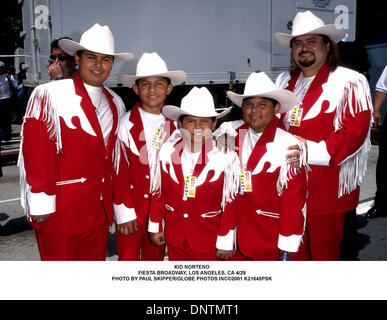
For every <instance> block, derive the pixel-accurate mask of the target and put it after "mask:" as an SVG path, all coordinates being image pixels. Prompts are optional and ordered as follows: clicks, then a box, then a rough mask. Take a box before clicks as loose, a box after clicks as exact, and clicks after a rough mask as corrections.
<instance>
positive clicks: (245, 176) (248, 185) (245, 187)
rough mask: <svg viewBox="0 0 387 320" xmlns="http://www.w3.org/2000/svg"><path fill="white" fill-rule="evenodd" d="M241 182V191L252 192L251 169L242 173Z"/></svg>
mask: <svg viewBox="0 0 387 320" xmlns="http://www.w3.org/2000/svg"><path fill="white" fill-rule="evenodd" d="M240 184H241V192H252V191H253V185H252V182H251V172H250V171H242V172H241V173H240Z"/></svg>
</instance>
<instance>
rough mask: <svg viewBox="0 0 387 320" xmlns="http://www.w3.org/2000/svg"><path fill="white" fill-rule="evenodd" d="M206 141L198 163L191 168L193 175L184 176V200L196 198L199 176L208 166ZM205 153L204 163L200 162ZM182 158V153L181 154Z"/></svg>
mask: <svg viewBox="0 0 387 320" xmlns="http://www.w3.org/2000/svg"><path fill="white" fill-rule="evenodd" d="M205 145H206V144H205V143H204V144H203V147H202V151H201V152H200V154H199V157H198V160H197V162H196V164H194V166H193V168H192V169H191V175H189V176H184V192H183V200H184V201H185V200H187V199H188V198H195V197H196V181H197V178H198V176H199V175H200V172H201V171H202V170H203V168H204V167H205V166H206V164H207V162H208V157H207V153H206V150H205ZM203 154H205V155H206V157H205V160H204V163H203V162H202V163H198V162H199V161H202V160H203ZM180 158H181V155H180Z"/></svg>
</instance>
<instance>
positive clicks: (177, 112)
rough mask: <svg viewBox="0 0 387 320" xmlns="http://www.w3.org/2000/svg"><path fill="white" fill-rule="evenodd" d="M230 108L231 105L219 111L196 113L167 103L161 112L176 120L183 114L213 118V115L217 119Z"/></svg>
mask: <svg viewBox="0 0 387 320" xmlns="http://www.w3.org/2000/svg"><path fill="white" fill-rule="evenodd" d="M231 109H232V107H229V108H227V109H226V110H224V111H222V112H220V113H217V112H212V111H209V112H208V113H207V114H198V113H194V112H188V111H185V110H182V109H181V108H179V107H176V106H171V105H167V106H164V107H163V109H162V112H163V114H164V116H166V117H167V118H168V119H171V120H174V121H177V120H178V119H179V118H180V117H181V116H183V115H188V116H194V117H201V118H213V117H215V118H216V119H219V118H222V117H224V116H225V115H227V114H228V113H229V112H230V111H231Z"/></svg>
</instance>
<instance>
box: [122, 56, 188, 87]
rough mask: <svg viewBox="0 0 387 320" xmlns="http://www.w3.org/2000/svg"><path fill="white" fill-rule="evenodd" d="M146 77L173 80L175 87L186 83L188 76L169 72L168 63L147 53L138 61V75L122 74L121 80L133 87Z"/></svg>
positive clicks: (180, 72)
mask: <svg viewBox="0 0 387 320" xmlns="http://www.w3.org/2000/svg"><path fill="white" fill-rule="evenodd" d="M146 77H165V78H169V79H171V83H172V85H173V86H177V85H178V84H181V83H183V82H184V81H185V79H186V78H187V75H186V73H185V72H184V71H181V70H175V71H168V67H167V64H166V62H165V61H164V60H163V59H162V58H161V57H160V56H159V55H158V54H157V53H156V52H152V53H148V52H145V53H144V54H143V55H142V56H141V58H140V60H138V63H137V68H136V74H135V75H131V74H122V75H121V76H120V80H121V81H122V83H123V84H124V85H125V86H128V87H130V88H131V87H133V85H134V84H135V83H136V80H138V79H141V78H146Z"/></svg>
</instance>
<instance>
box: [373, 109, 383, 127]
mask: <svg viewBox="0 0 387 320" xmlns="http://www.w3.org/2000/svg"><path fill="white" fill-rule="evenodd" d="M381 125H382V115H381V114H380V110H374V123H373V126H374V128H377V127H380V126H381Z"/></svg>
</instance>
